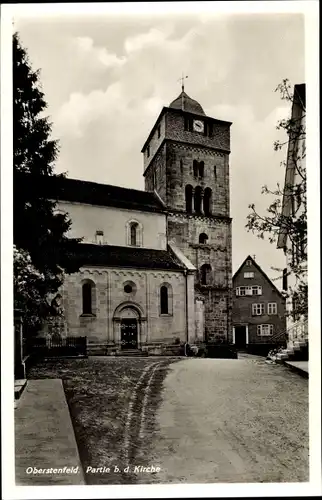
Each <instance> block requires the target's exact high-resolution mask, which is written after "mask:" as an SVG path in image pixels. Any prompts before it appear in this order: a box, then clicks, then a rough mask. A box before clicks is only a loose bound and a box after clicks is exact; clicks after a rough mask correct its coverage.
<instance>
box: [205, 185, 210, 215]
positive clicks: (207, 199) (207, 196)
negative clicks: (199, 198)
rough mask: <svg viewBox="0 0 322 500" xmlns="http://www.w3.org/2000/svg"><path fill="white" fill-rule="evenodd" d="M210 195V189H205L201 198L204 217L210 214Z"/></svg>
mask: <svg viewBox="0 0 322 500" xmlns="http://www.w3.org/2000/svg"><path fill="white" fill-rule="evenodd" d="M211 194H212V191H211V189H210V188H208V187H207V188H206V189H205V192H204V196H203V209H204V214H205V215H210V214H211Z"/></svg>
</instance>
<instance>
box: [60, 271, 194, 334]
mask: <svg viewBox="0 0 322 500" xmlns="http://www.w3.org/2000/svg"><path fill="white" fill-rule="evenodd" d="M84 280H91V281H92V282H93V283H94V295H93V296H92V297H93V314H92V315H83V314H82V283H83V281H84ZM128 282H131V283H132V284H134V287H133V289H134V290H135V291H134V293H130V294H128V293H125V291H124V285H125V284H126V283H128ZM192 283H193V282H192ZM162 284H168V285H170V292H169V306H170V310H169V314H168V315H161V314H160V287H161V286H162ZM185 287H186V278H185V275H184V273H181V272H171V271H170V272H168V271H164V272H163V271H148V270H139V269H137V270H135V269H131V270H127V269H120V268H115V269H112V268H82V269H81V270H80V272H78V273H75V274H72V275H68V276H66V279H65V283H64V285H63V287H62V289H61V293H62V296H63V307H64V310H65V318H66V321H67V324H68V334H69V335H75V336H79V335H82V336H87V337H88V342H89V343H101V344H106V343H107V342H110V343H113V342H116V343H117V342H119V341H120V338H119V332H120V330H119V317H120V315H122V310H123V311H124V310H125V309H126V306H127V307H131V306H134V309H135V311H137V312H138V319H139V323H140V325H139V342H142V343H146V342H147V343H153V342H156V343H157V342H169V343H171V342H174V340H175V339H176V338H180V340H181V341H185V340H186V335H187V333H186V312H185V307H186V299H185V296H186V295H185ZM193 297H194V291H193V286H191V284H190V291H189V301H190V303H192V304H193ZM189 312H190V315H191V317H190V318H189V321H190V324H191V325H192V324H194V310H193V308H191V309H190V311H189ZM116 317H117V318H118V320H117V319H116V320H115V318H116ZM113 318H114V320H113Z"/></svg>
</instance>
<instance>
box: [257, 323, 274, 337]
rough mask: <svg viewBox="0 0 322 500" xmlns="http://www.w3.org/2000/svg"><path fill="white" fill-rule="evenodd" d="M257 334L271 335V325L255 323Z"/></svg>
mask: <svg viewBox="0 0 322 500" xmlns="http://www.w3.org/2000/svg"><path fill="white" fill-rule="evenodd" d="M257 335H261V336H262V337H267V336H269V335H273V325H257Z"/></svg>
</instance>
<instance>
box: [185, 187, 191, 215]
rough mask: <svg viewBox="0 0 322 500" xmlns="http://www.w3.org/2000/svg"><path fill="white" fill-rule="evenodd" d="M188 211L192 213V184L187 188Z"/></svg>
mask: <svg viewBox="0 0 322 500" xmlns="http://www.w3.org/2000/svg"><path fill="white" fill-rule="evenodd" d="M186 211H187V212H188V213H191V212H192V186H190V184H188V185H187V186H186Z"/></svg>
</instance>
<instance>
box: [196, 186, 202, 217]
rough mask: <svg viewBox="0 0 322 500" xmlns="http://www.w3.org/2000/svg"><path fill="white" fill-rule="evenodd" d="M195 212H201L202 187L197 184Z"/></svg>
mask: <svg viewBox="0 0 322 500" xmlns="http://www.w3.org/2000/svg"><path fill="white" fill-rule="evenodd" d="M195 212H196V213H197V214H200V213H201V187H200V186H197V187H196V189H195Z"/></svg>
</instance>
